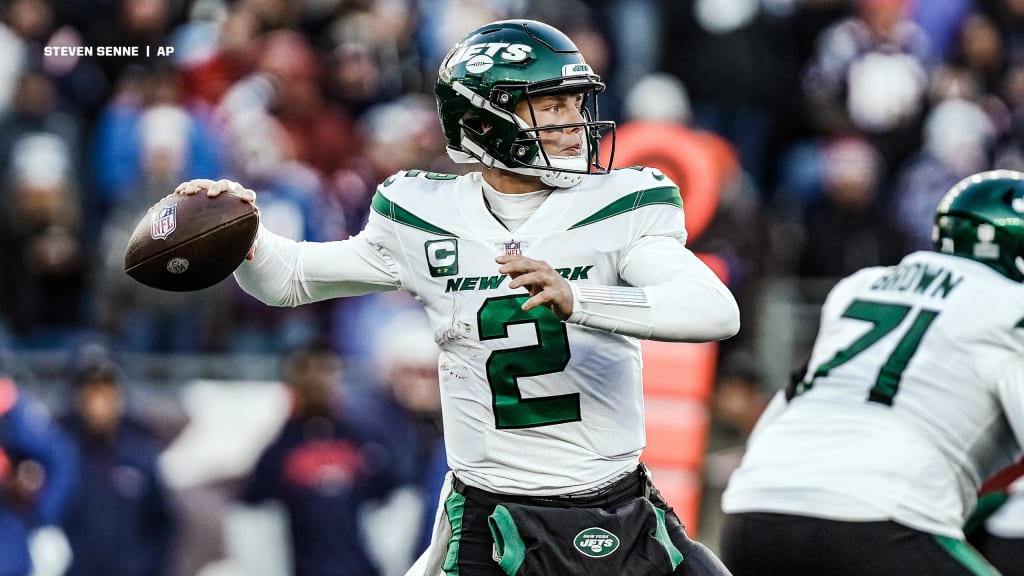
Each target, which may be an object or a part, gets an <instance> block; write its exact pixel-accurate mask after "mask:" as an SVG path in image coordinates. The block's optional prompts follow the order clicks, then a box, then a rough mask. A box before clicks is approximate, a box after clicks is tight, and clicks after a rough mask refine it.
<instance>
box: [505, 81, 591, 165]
mask: <svg viewBox="0 0 1024 576" xmlns="http://www.w3.org/2000/svg"><path fill="white" fill-rule="evenodd" d="M582 106H583V94H580V93H577V94H546V95H543V96H534V97H532V98H530V100H529V102H527V101H526V100H524V101H522V102H520V103H519V105H518V106H517V107H516V114H517V115H518V116H519V117H520V118H522V119H523V120H526V123H527V124H530V125H532V126H536V127H538V128H543V127H544V126H557V125H560V124H578V123H581V122H583V114H582V113H581V108H582ZM531 107H532V108H533V114H532V115H531V114H530V108H531ZM534 119H536V123H534ZM539 135H540V141H541V145H543V146H544V151H545V152H546V153H548V154H549V155H551V156H566V157H574V156H580V155H581V154H583V127H582V126H572V127H568V128H562V129H560V130H540V131H539Z"/></svg>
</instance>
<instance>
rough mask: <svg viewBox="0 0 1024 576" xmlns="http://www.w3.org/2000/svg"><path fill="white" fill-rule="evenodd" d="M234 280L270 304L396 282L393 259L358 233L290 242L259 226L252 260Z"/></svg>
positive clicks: (393, 287)
mask: <svg viewBox="0 0 1024 576" xmlns="http://www.w3.org/2000/svg"><path fill="white" fill-rule="evenodd" d="M235 279H236V280H238V285H239V286H241V287H242V290H245V291H246V292H247V293H249V294H250V295H252V296H253V297H255V298H256V299H257V300H260V301H261V302H263V303H265V304H269V305H271V306H299V305H301V304H308V303H310V302H318V301H320V300H327V299H330V298H338V297H341V296H357V295H359V294H366V293H368V292H381V291H386V290H397V289H398V288H400V287H401V284H400V282H399V279H398V268H397V266H395V263H394V261H393V260H392V259H391V258H390V257H389V256H388V255H387V254H386V253H384V251H383V250H380V249H378V248H376V247H374V246H373V245H371V244H370V243H368V242H367V241H366V238H365V237H364V236H363V235H362V234H359V235H357V236H353V237H352V238H349V239H347V240H340V241H337V242H295V241H294V240H290V239H288V238H285V237H283V236H279V235H277V234H274V233H273V232H271V231H270V230H267V229H266V228H263V227H262V226H261V227H260V230H259V244H258V245H257V248H256V253H255V255H254V258H253V260H252V261H251V262H243V263H242V265H241V266H239V267H238V269H237V270H235Z"/></svg>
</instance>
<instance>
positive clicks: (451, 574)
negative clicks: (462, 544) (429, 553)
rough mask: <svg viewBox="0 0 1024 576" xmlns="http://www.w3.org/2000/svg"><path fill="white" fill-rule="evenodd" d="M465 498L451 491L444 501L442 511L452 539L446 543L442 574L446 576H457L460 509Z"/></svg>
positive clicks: (463, 504)
mask: <svg viewBox="0 0 1024 576" xmlns="http://www.w3.org/2000/svg"><path fill="white" fill-rule="evenodd" d="M465 505H466V498H465V496H463V495H462V494H459V493H458V492H456V491H455V490H452V491H451V493H450V494H448V497H447V498H445V500H444V511H445V514H446V515H447V516H448V525H449V526H451V530H452V537H451V539H450V540H449V541H448V553H447V554H445V557H444V566H443V568H444V573H445V574H446V575H447V576H459V541H460V540H461V539H462V509H463V508H464V507H465Z"/></svg>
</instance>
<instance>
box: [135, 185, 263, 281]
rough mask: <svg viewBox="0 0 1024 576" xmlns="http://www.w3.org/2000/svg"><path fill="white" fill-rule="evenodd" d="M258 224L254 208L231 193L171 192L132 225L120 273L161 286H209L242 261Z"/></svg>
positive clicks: (257, 213) (256, 212)
mask: <svg viewBox="0 0 1024 576" xmlns="http://www.w3.org/2000/svg"><path fill="white" fill-rule="evenodd" d="M258 227H259V210H258V209H257V208H256V206H255V205H253V204H252V203H250V202H246V201H244V200H242V199H240V198H238V197H237V196H234V195H232V194H229V193H223V194H220V195H219V196H215V197H213V198H210V197H209V196H207V195H206V194H203V193H199V194H193V195H182V194H171V195H169V196H165V197H164V198H163V199H161V200H160V201H159V202H157V203H156V204H154V205H153V207H151V208H150V209H149V210H148V211H147V212H146V214H145V216H143V217H142V220H140V221H139V223H138V225H137V226H135V231H134V232H132V236H131V238H130V239H129V240H128V247H127V248H126V249H125V253H124V271H125V272H126V273H127V274H128V275H129V276H131V277H132V278H134V279H135V280H138V281H139V282H141V283H143V284H145V285H147V286H151V287H153V288H159V289H160V290H169V291H172V292H189V291H192V290H202V289H203V288H209V287H210V286H213V285H214V284H216V283H218V282H220V281H221V280H223V279H225V278H227V277H228V276H229V275H231V273H232V272H234V270H235V268H237V267H238V265H239V264H241V263H242V260H244V259H245V255H246V254H247V253H248V252H249V248H250V247H252V243H253V241H254V240H255V238H256V230H257V228H258Z"/></svg>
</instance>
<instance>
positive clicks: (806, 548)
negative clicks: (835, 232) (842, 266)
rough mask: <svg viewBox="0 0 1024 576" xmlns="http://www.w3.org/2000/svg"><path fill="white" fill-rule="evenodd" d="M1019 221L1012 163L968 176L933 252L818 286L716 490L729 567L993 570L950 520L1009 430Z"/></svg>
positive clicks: (952, 197)
mask: <svg viewBox="0 0 1024 576" xmlns="http://www.w3.org/2000/svg"><path fill="white" fill-rule="evenodd" d="M1022 217H1024V173H1020V172H1012V171H1007V170H994V171H989V172H983V173H980V174H975V175H973V176H970V177H968V178H966V179H964V180H963V181H961V182H960V183H958V184H957V185H956V186H954V187H953V188H952V189H950V190H949V191H948V192H947V193H946V195H945V196H944V197H943V199H942V201H941V202H940V204H939V206H938V210H937V212H936V215H935V225H934V228H933V234H932V236H933V240H934V250H932V251H922V252H915V253H913V254H910V255H908V256H906V257H905V258H904V259H903V261H902V262H901V263H900V264H899V265H897V266H892V267H873V268H867V269H864V270H861V271H859V272H856V273H854V274H853V275H851V276H849V277H847V278H846V279H844V280H842V281H841V282H839V284H837V285H836V286H835V288H833V290H832V291H831V293H830V294H829V295H828V297H827V298H826V300H825V304H824V306H823V307H822V310H821V323H820V325H819V329H818V336H817V339H816V341H815V343H814V347H813V350H812V352H811V357H810V361H809V363H808V367H807V370H806V373H805V374H804V375H803V378H802V379H801V380H799V381H798V382H794V384H793V386H791V387H790V389H788V390H787V391H786V392H785V393H783V392H780V395H779V396H777V397H776V398H775V399H773V401H772V404H771V405H770V406H769V408H768V410H766V412H765V414H764V415H763V416H762V419H761V421H759V422H758V424H757V426H756V427H755V430H754V433H753V434H752V436H751V441H750V443H749V446H748V450H747V453H746V455H745V456H744V458H743V462H742V464H741V466H740V467H739V469H738V470H737V471H736V472H735V473H734V474H733V476H732V478H730V481H729V485H728V487H727V489H726V492H725V494H724V496H723V499H722V508H723V510H725V512H726V513H727V517H726V520H725V524H724V527H723V534H722V541H723V550H722V558H723V559H724V560H725V561H726V563H727V564H728V566H729V567H730V569H732V570H733V571H734V572H735V573H736V574H738V575H744V574H757V575H772V574H785V575H787V576H800V575H810V574H835V575H860V574H865V575H866V574H931V575H939V576H945V575H948V576H954V575H962V576H967V575H971V574H973V575H987V574H998V572H997V571H996V570H995V569H994V568H992V567H991V566H990V565H989V564H988V563H987V562H986V561H985V560H984V559H982V557H981V555H979V554H978V553H977V551H976V550H974V548H972V547H971V546H970V545H969V544H967V543H966V542H965V540H964V532H963V526H964V522H965V520H966V519H967V518H968V516H969V515H970V514H971V513H972V511H973V510H974V508H975V503H976V493H977V491H978V487H979V484H980V483H981V482H982V481H983V480H985V479H986V478H988V477H989V476H991V475H992V474H993V473H995V472H996V471H998V470H1000V469H1002V468H1004V467H1005V466H1007V465H1008V464H1010V463H1011V462H1013V461H1014V460H1016V459H1017V458H1018V457H1019V456H1020V454H1021V446H1022V442H1024V288H1022V286H1021V282H1022V281H1024V219H1022Z"/></svg>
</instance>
